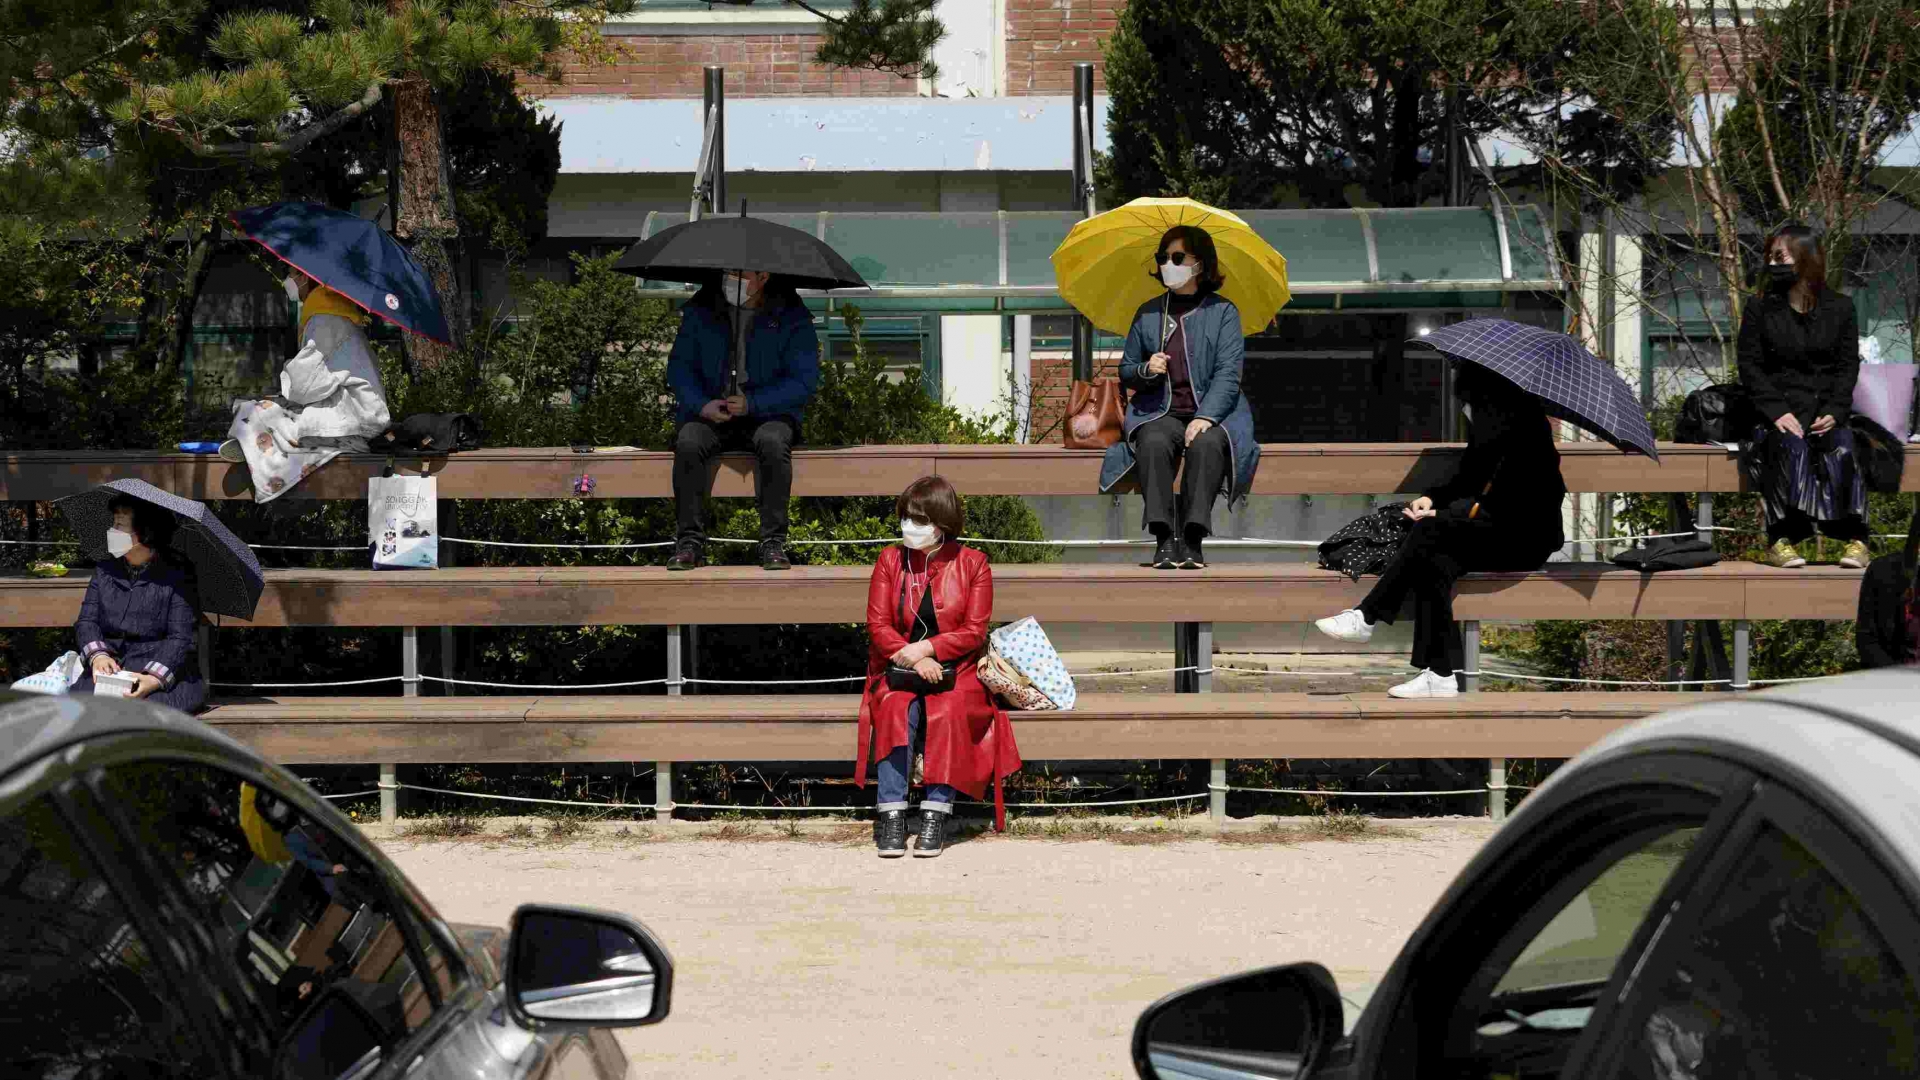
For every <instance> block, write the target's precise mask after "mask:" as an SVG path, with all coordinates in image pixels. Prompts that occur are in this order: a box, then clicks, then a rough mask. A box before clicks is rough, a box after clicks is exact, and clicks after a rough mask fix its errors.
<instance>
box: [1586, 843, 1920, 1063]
mask: <svg viewBox="0 0 1920 1080" xmlns="http://www.w3.org/2000/svg"><path fill="white" fill-rule="evenodd" d="M1889 895H1893V894H1892V893H1891V890H1889ZM1875 914H1878V915H1881V916H1882V917H1889V918H1897V920H1898V924H1897V925H1884V926H1876V925H1875V922H1874V920H1873V919H1871V918H1869V917H1868V914H1867V912H1866V911H1865V910H1864V909H1863V908H1862V906H1861V904H1860V901H1859V899H1858V898H1857V897H1856V896H1855V895H1854V894H1853V893H1852V892H1850V891H1849V890H1848V889H1847V888H1846V886H1844V885H1843V884H1841V882H1840V881H1839V880H1837V879H1836V878H1835V876H1834V875H1833V873H1832V872H1830V870H1829V869H1828V868H1827V867H1826V866H1823V865H1822V864H1821V862H1820V860H1819V859H1818V858H1816V857H1815V855H1814V854H1813V852H1811V851H1810V850H1808V848H1806V847H1805V846H1803V845H1802V844H1801V843H1800V842H1799V841H1798V840H1796V839H1794V837H1792V836H1790V835H1788V834H1787V833H1786V832H1784V831H1782V830H1781V829H1779V828H1777V827H1774V826H1767V827H1765V828H1763V829H1762V830H1761V832H1760V833H1759V835H1758V837H1757V838H1756V840H1755V841H1754V843H1753V844H1752V846H1751V848H1750V849H1749V850H1748V851H1746V852H1745V853H1744V854H1743V855H1742V856H1741V857H1740V859H1739V861H1738V862H1737V864H1736V865H1735V867H1734V869H1733V870H1732V871H1731V873H1730V874H1729V875H1728V877H1727V878H1726V879H1725V881H1724V882H1723V883H1722V885H1721V886H1720V888H1719V891H1718V894H1717V895H1716V896H1715V897H1714V899H1713V900H1712V902H1711V905H1710V906H1709V907H1708V908H1707V910H1706V911H1705V912H1704V913H1703V914H1702V917H1701V919H1700V921H1699V923H1698V925H1697V926H1696V927H1695V928H1694V929H1693V930H1692V931H1691V933H1690V936H1689V938H1688V940H1687V941H1686V942H1685V943H1684V944H1683V945H1681V946H1680V947H1679V948H1678V950H1677V951H1676V953H1675V954H1674V956H1673V959H1672V960H1671V961H1670V962H1667V963H1665V968H1664V970H1662V971H1658V972H1653V971H1650V972H1647V973H1646V974H1644V975H1643V976H1642V977H1641V978H1640V979H1639V980H1638V981H1637V982H1636V984H1635V986H1634V987H1633V989H1632V992H1631V996H1630V998H1629V1000H1628V1003H1627V1005H1626V1006H1625V1008H1626V1014H1625V1017H1626V1024H1627V1026H1626V1031H1627V1032H1628V1033H1629V1035H1628V1041H1629V1042H1630V1043H1631V1045H1629V1046H1627V1047H1626V1048H1625V1050H1624V1054H1625V1056H1624V1058H1623V1060H1622V1061H1621V1063H1620V1066H1619V1068H1618V1069H1617V1071H1616V1072H1615V1073H1614V1075H1615V1076H1617V1077H1620V1078H1623V1080H1625V1078H1632V1080H1692V1078H1699V1080H1706V1078H1708V1077H1717V1076H1752V1077H1762V1076H1766V1077H1775V1076H1777V1077H1847V1078H1849V1080H1858V1078H1867V1077H1883V1076H1884V1077H1895V1076H1899V1077H1910V1076H1914V1075H1916V1073H1920V1031H1916V1029H1915V1026H1914V1023H1913V1018H1914V1017H1915V1016H1916V1015H1920V995H1917V994H1916V992H1915V987H1914V983H1913V972H1911V971H1909V970H1907V969H1906V967H1905V966H1904V965H1902V963H1901V962H1900V960H1899V959H1898V958H1897V957H1896V956H1895V955H1894V953H1893V951H1892V950H1891V949H1890V948H1889V947H1888V944H1887V938H1886V936H1884V935H1885V933H1886V932H1897V933H1900V934H1902V935H1903V936H1904V935H1911V934H1913V933H1914V932H1915V931H1916V930H1920V928H1917V927H1915V926H1914V925H1913V923H1914V920H1913V917H1912V914H1911V912H1908V911H1904V910H1901V911H1881V912H1876V913H1875Z"/></svg>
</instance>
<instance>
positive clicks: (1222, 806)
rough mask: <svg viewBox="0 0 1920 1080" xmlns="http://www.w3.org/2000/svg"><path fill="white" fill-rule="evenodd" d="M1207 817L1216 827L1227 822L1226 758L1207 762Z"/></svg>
mask: <svg viewBox="0 0 1920 1080" xmlns="http://www.w3.org/2000/svg"><path fill="white" fill-rule="evenodd" d="M1207 765H1208V768H1207V818H1208V819H1209V820H1210V821H1212V823H1213V824H1214V825H1215V826H1216V827H1218V826H1221V825H1225V824H1226V823H1227V760H1226V759H1225V758H1214V759H1213V760H1212V761H1210V762H1208V763H1207Z"/></svg>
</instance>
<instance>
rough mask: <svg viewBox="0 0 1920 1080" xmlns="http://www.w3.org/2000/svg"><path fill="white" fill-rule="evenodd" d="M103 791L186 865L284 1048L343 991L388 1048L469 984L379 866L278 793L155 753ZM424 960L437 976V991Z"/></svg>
mask: <svg viewBox="0 0 1920 1080" xmlns="http://www.w3.org/2000/svg"><path fill="white" fill-rule="evenodd" d="M107 786H108V788H109V791H108V792H107V801H109V802H111V803H113V804H114V805H116V806H118V807H119V808H120V809H121V810H122V811H124V812H125V813H126V814H127V817H128V819H129V824H130V825H131V826H132V827H133V828H134V830H135V833H136V838H137V840H138V841H139V843H140V846H141V847H142V848H144V849H145V850H147V851H149V852H151V853H153V854H154V855H155V856H156V857H157V858H158V859H159V860H160V861H161V862H162V863H163V864H164V866H165V867H167V868H170V869H172V870H173V871H174V872H176V873H177V874H178V876H179V879H180V881H181V882H182V884H183V885H184V888H185V890H186V892H187V894H188V896H189V899H190V902H191V903H192V905H193V907H194V910H195V913H196V914H197V915H198V916H199V918H200V920H201V923H202V925H203V927H205V928H206V929H207V930H208V932H209V933H210V934H212V935H213V937H214V943H215V947H216V949H217V950H218V952H219V954H220V955H223V956H224V957H225V958H226V959H227V960H228V961H229V962H230V963H231V964H232V965H233V966H234V969H235V970H236V971H237V972H238V973H239V975H240V976H241V977H242V979H244V981H245V984H246V985H247V986H248V987H249V988H250V990H251V991H252V994H253V998H254V1003H255V1006H256V1008H257V1009H258V1010H259V1012H260V1014H261V1016H262V1017H263V1018H264V1019H265V1022H266V1024H267V1025H268V1026H269V1028H270V1029H271V1030H272V1031H273V1032H274V1033H275V1039H276V1040H277V1041H279V1042H281V1043H282V1044H283V1045H284V1044H289V1043H292V1044H297V1043H298V1041H299V1039H300V1038H301V1037H302V1035H301V1033H302V1030H303V1029H304V1028H305V1027H307V1026H310V1025H309V1024H307V1021H308V1020H309V1019H311V1017H310V1015H309V1014H310V1013H311V1012H313V1011H314V1010H315V1005H316V1002H318V1001H319V1000H320V999H321V997H322V996H323V995H325V994H326V993H327V992H328V991H330V990H334V991H338V993H339V994H344V995H345V996H347V997H350V998H352V999H353V1003H354V1005H355V1006H357V1007H358V1008H357V1010H356V1015H359V1016H364V1017H367V1018H370V1019H371V1021H372V1024H373V1029H374V1030H376V1031H377V1032H378V1034H379V1044H380V1046H381V1047H382V1048H385V1049H389V1050H390V1049H391V1048H392V1047H393V1046H394V1044H395V1043H397V1042H399V1041H400V1040H401V1039H403V1038H404V1037H405V1036H406V1035H407V1034H408V1033H409V1032H411V1031H414V1030H416V1029H418V1028H420V1027H421V1026H422V1025H423V1024H425V1023H426V1022H427V1021H428V1019H430V1018H431V1016H432V1015H433V1011H434V1007H435V1004H436V1002H437V1001H443V1000H445V999H446V997H447V996H448V995H449V994H450V993H451V992H452V991H453V990H454V989H455V988H456V986H457V985H458V983H459V982H460V981H462V980H464V978H465V971H464V969H463V968H461V967H460V966H459V965H458V964H452V965H450V964H449V963H448V962H447V959H446V957H445V956H444V955H443V954H441V953H440V952H439V951H438V950H437V949H436V948H431V946H432V942H431V939H430V938H428V937H427V936H426V934H425V932H424V927H423V924H422V922H421V920H420V919H419V916H418V913H416V912H414V911H412V910H411V909H410V905H409V904H408V902H407V900H406V899H405V898H404V896H403V895H401V893H400V891H399V890H396V889H395V888H393V887H392V885H393V883H391V882H389V881H386V880H384V879H383V877H382V873H381V870H380V868H379V867H378V866H376V865H375V864H372V863H370V862H367V861H366V860H364V859H362V858H361V857H360V856H359V855H358V854H357V853H355V852H354V850H353V849H352V847H351V846H350V845H348V844H346V843H345V842H344V841H343V840H342V839H341V838H340V837H339V836H337V835H336V834H334V833H333V832H332V831H331V830H330V829H329V828H328V827H327V826H326V825H324V824H322V823H320V822H318V821H314V820H311V819H308V818H306V817H304V816H301V815H299V814H298V813H297V812H295V811H294V810H293V808H292V805H291V803H290V802H287V801H285V800H280V799H278V798H277V797H276V796H275V795H274V794H273V793H272V792H271V791H269V790H265V789H257V788H255V787H254V785H252V784H245V783H242V782H241V781H240V779H239V778H238V777H236V776H233V775H231V774H229V773H226V772H223V771H221V770H218V769H214V768H211V767H208V766H204V765H198V764H190V763H185V762H158V761H156V762H141V763H138V764H135V765H128V766H120V767H117V768H114V769H111V770H109V775H108V780H107ZM280 813H284V814H285V815H286V816H285V817H279V816H277V815H278V814H280ZM410 939H411V940H410ZM416 957H420V958H424V959H425V962H426V965H427V966H428V967H429V968H430V969H432V970H433V971H434V973H435V984H436V985H435V987H434V988H433V990H432V991H430V990H429V988H428V987H427V986H425V985H424V984H423V983H422V981H421V979H420V975H419V970H420V967H419V965H418V964H417V963H416ZM321 1011H325V1010H321ZM332 1022H338V1017H333V1018H330V1019H329V1023H332Z"/></svg>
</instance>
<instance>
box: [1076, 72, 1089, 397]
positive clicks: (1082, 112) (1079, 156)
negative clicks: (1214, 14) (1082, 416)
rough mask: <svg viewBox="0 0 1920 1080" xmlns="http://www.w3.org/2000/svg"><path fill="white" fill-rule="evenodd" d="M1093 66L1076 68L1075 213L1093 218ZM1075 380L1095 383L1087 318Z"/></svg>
mask: <svg viewBox="0 0 1920 1080" xmlns="http://www.w3.org/2000/svg"><path fill="white" fill-rule="evenodd" d="M1092 117H1093V65H1092V64H1085V63H1081V64H1075V65H1073V209H1075V210H1077V211H1079V212H1080V214H1081V215H1082V216H1084V217H1092V216H1093V199H1092V196H1091V195H1090V194H1089V193H1088V192H1089V189H1090V188H1091V187H1092V186H1093V175H1092V173H1091V172H1089V171H1088V163H1089V162H1090V161H1091V160H1092V156H1093V147H1092V146H1091V145H1090V142H1091V140H1092V138H1093V125H1092V123H1091V121H1092ZM1073 377H1074V378H1075V379H1077V380H1079V381H1081V382H1090V381H1092V379H1093V324H1092V323H1090V322H1088V321H1087V319H1086V316H1084V315H1075V316H1074V318H1073Z"/></svg>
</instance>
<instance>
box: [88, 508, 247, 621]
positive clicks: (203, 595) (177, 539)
mask: <svg viewBox="0 0 1920 1080" xmlns="http://www.w3.org/2000/svg"><path fill="white" fill-rule="evenodd" d="M121 495H126V496H129V497H131V498H135V499H139V500H140V501H142V502H150V503H152V504H153V505H155V506H158V507H160V508H161V509H163V510H171V511H172V512H173V515H174V517H176V518H178V519H179V525H178V527H177V528H176V529H175V530H174V534H173V545H172V550H173V553H174V554H176V555H178V556H179V557H181V558H182V559H185V560H186V561H187V562H189V563H192V564H193V569H194V574H195V576H196V577H197V578H198V581H199V592H200V610H202V611H205V612H208V613H209V614H214V615H231V616H233V617H235V618H238V619H251V618H253V609H254V607H255V606H256V605H258V604H259V603H260V592H261V590H263V589H265V588H266V584H267V580H266V575H265V574H263V573H262V572H261V570H260V560H258V559H256V558H254V557H253V549H252V548H250V547H248V546H247V545H245V544H243V543H241V542H240V538H239V537H237V536H235V535H233V533H232V532H231V531H230V530H228V528H227V527H226V526H225V525H223V524H221V522H220V519H219V518H218V517H216V516H214V513H213V511H212V510H209V509H208V508H207V504H205V503H200V502H195V501H193V500H192V499H183V498H181V497H180V496H178V495H174V494H172V493H170V492H165V491H161V490H160V489H159V488H157V487H154V486H153V485H152V484H149V483H147V482H146V481H145V480H111V481H108V482H107V483H104V484H102V485H100V486H99V487H97V488H94V489H93V490H92V491H83V492H81V493H80V494H78V495H69V496H67V497H66V498H64V499H61V500H59V501H58V502H56V503H54V505H55V506H58V507H59V508H60V510H61V511H62V512H63V513H65V514H66V515H67V524H69V525H71V526H73V533H74V535H75V536H77V537H79V538H80V544H81V547H82V548H84V549H85V550H86V553H87V554H88V555H89V556H91V557H93V558H95V559H105V558H108V557H109V556H108V554H107V530H108V529H109V528H111V527H112V526H113V512H112V511H110V510H108V509H107V504H108V503H110V502H112V501H113V500H114V499H115V498H116V497H117V496H121Z"/></svg>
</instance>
